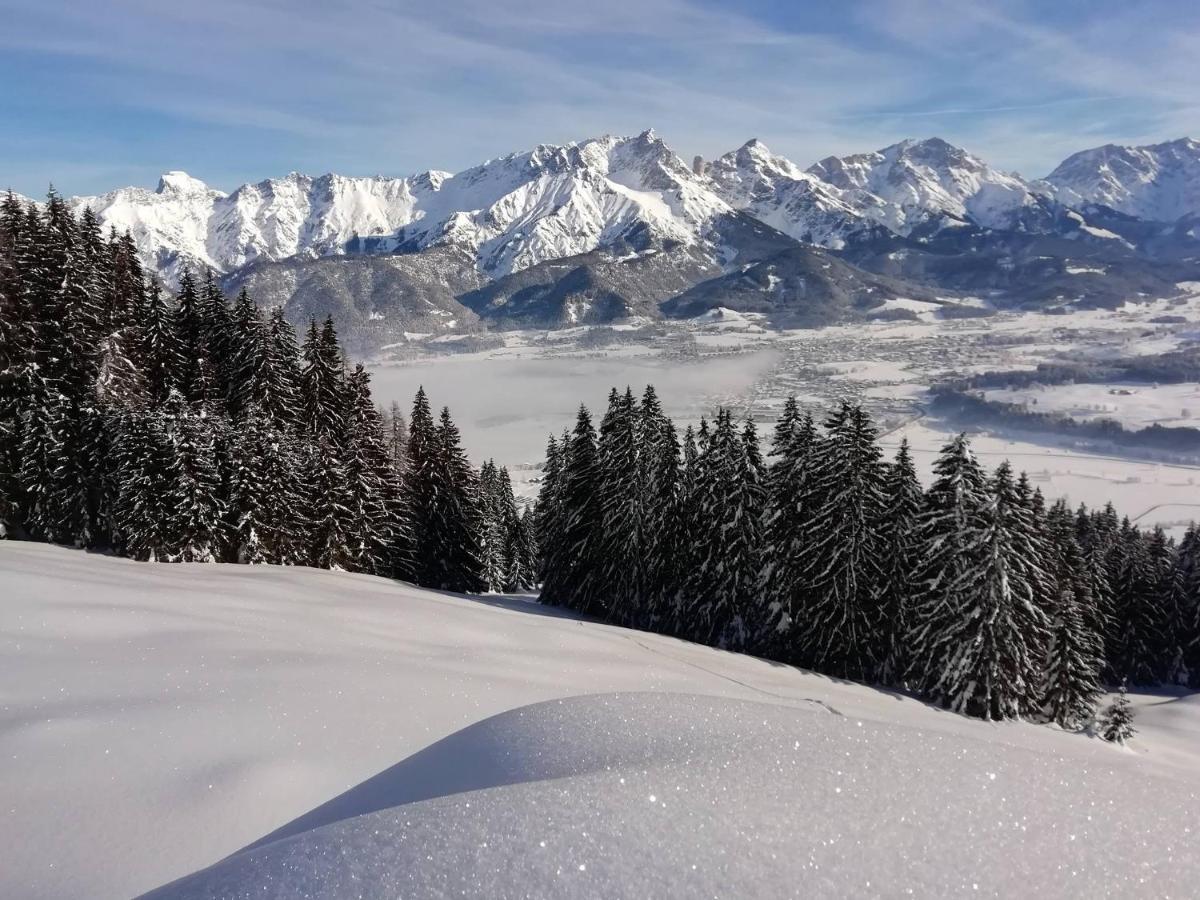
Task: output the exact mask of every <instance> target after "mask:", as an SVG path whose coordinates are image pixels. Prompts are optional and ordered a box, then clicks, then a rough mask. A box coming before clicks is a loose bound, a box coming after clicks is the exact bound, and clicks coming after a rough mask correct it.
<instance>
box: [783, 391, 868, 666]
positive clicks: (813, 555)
mask: <svg viewBox="0 0 1200 900" xmlns="http://www.w3.org/2000/svg"><path fill="white" fill-rule="evenodd" d="M825 429H826V439H825V441H824V442H822V444H821V445H820V449H819V450H818V452H817V454H816V457H815V462H814V467H813V479H814V489H815V494H816V499H815V506H814V509H813V512H812V516H811V518H810V519H809V521H808V526H807V529H806V533H805V537H806V539H807V543H808V544H809V546H810V547H811V551H810V556H809V559H808V564H807V568H806V569H805V571H804V572H803V573H802V578H803V581H804V587H805V590H806V592H807V595H808V603H807V604H806V606H805V607H804V609H803V611H802V612H801V614H800V623H799V642H800V658H801V660H802V661H803V663H804V664H805V665H808V666H810V667H812V668H814V669H816V670H817V671H820V672H826V673H828V674H830V675H835V676H838V677H843V678H854V679H857V680H860V681H871V680H873V679H874V678H875V677H876V674H877V671H878V667H879V664H880V663H881V662H882V660H881V659H880V658H879V656H878V654H879V650H880V647H881V646H882V645H883V640H882V638H881V635H880V632H879V627H878V623H879V620H880V610H879V603H880V594H881V591H882V588H883V571H882V564H883V550H884V546H883V544H882V541H881V537H882V532H881V523H882V520H883V514H884V509H885V507H884V492H883V489H884V470H883V466H882V462H881V454H880V451H879V447H878V445H877V444H876V434H877V432H876V430H875V427H874V425H873V424H872V423H871V421H870V418H869V417H868V416H867V414H866V413H865V412H864V411H863V410H862V408H861V407H857V406H851V405H849V404H845V403H844V404H842V406H841V408H840V409H838V410H837V411H836V412H835V413H834V414H833V415H832V416H831V417H830V418H829V420H828V421H827V422H826V424H825Z"/></svg>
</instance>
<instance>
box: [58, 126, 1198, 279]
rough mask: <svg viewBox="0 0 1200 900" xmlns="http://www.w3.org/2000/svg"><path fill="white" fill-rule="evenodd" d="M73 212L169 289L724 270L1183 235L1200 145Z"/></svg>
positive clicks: (387, 183)
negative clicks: (763, 233)
mask: <svg viewBox="0 0 1200 900" xmlns="http://www.w3.org/2000/svg"><path fill="white" fill-rule="evenodd" d="M71 202H72V205H73V206H74V207H75V208H76V209H81V208H82V207H83V206H85V205H87V206H91V207H92V208H93V209H94V210H95V211H96V212H97V213H98V215H99V216H100V219H101V221H102V223H103V224H104V225H106V226H112V227H115V228H117V229H118V230H122V231H123V230H125V229H128V230H130V231H131V232H132V234H133V236H134V238H135V239H137V241H138V243H139V246H142V247H143V248H145V251H144V252H145V254H146V262H147V263H148V264H150V265H151V266H153V267H154V268H155V269H156V270H157V271H159V272H160V274H162V275H163V276H164V277H165V278H166V279H167V280H168V281H174V280H175V278H176V277H177V275H178V272H179V271H180V269H181V268H182V267H184V266H189V267H193V268H199V267H210V268H212V269H214V270H215V271H217V272H219V273H223V274H228V273H233V272H235V271H237V270H239V269H241V268H243V267H245V266H247V265H250V264H255V263H262V262H271V261H280V260H286V259H292V258H296V257H299V258H317V257H322V256H334V255H342V254H347V253H351V254H352V253H390V252H395V251H401V252H415V251H416V252H419V251H422V250H424V249H426V248H428V247H432V246H452V247H455V248H458V249H461V250H464V251H466V252H467V253H469V254H470V255H472V256H473V257H474V260H475V265H476V268H477V270H478V271H479V272H480V273H481V274H482V275H483V276H484V277H487V278H497V277H503V276H505V275H509V274H511V273H514V272H518V271H521V270H522V269H525V268H528V267H530V266H534V265H538V264H540V263H543V262H547V261H549V260H554V259H560V258H564V257H572V256H578V255H580V254H584V253H590V252H593V251H596V250H598V249H604V248H610V247H614V246H621V245H632V246H635V247H640V248H642V249H648V248H650V247H655V246H658V247H661V246H664V245H667V244H682V245H684V246H688V247H693V248H701V249H703V250H704V252H705V253H706V254H707V255H708V256H709V258H710V259H711V260H713V261H714V262H716V263H719V264H722V265H728V264H730V263H732V262H733V261H734V259H735V258H737V257H738V253H739V249H740V248H739V247H737V246H736V244H735V243H731V241H730V240H729V238H728V237H727V235H725V233H724V232H725V231H726V230H727V229H728V226H729V223H730V221H731V219H730V216H731V214H733V213H735V212H740V213H743V214H745V215H749V216H752V217H754V218H755V219H758V220H760V221H761V222H763V223H765V224H767V225H769V226H770V227H771V228H773V229H776V230H777V231H779V232H781V233H783V234H785V235H787V236H789V237H791V238H793V239H794V240H798V241H801V242H804V243H811V244H816V245H818V246H822V247H826V248H830V249H840V248H842V247H844V246H845V245H846V244H847V243H848V242H851V241H853V240H854V239H855V236H856V235H858V234H860V233H862V232H864V231H866V230H869V229H871V228H878V227H883V228H886V229H887V230H889V231H891V232H893V233H896V234H899V235H901V236H908V235H910V234H912V233H914V232H919V231H923V232H929V231H931V230H936V229H938V228H945V227H951V226H956V225H962V224H970V225H975V226H979V227H983V228H988V229H1001V230H1018V231H1033V232H1041V231H1052V230H1054V229H1055V228H1056V227H1057V225H1056V221H1057V220H1061V218H1062V215H1061V213H1062V207H1064V206H1065V207H1084V206H1089V205H1096V204H1101V205H1105V206H1109V207H1112V208H1113V209H1116V210H1118V211H1120V212H1123V213H1127V214H1129V215H1133V216H1137V217H1140V218H1144V219H1154V220H1160V221H1175V220H1176V219H1178V218H1179V217H1180V216H1183V215H1186V214H1189V213H1197V212H1200V144H1198V143H1197V142H1195V141H1192V140H1188V139H1182V140H1179V141H1173V142H1170V143H1167V144H1159V145H1155V146H1153V147H1140V148H1138V147H1133V148H1129V147H1125V148H1122V147H1112V146H1108V147H1101V148H1098V149H1096V150H1089V151H1084V152H1083V153H1079V154H1076V155H1075V156H1072V157H1070V158H1069V159H1068V160H1066V161H1065V162H1064V163H1063V164H1062V165H1060V166H1059V167H1058V168H1057V169H1056V170H1055V171H1054V172H1053V173H1052V174H1051V175H1050V176H1049V177H1048V178H1047V179H1046V180H1044V181H1028V180H1026V179H1024V178H1022V177H1021V176H1019V175H1015V174H1011V173H1006V172H1002V171H1000V170H998V169H996V168H994V167H992V166H990V165H988V164H987V163H986V162H984V161H983V160H981V159H980V158H979V157H977V156H974V155H972V154H970V153H968V152H967V151H965V150H962V149H961V148H958V147H955V146H953V145H952V144H949V143H947V142H946V141H944V140H941V139H940V138H929V139H926V140H920V141H914V140H906V141H901V142H900V143H897V144H893V145H891V146H890V147H885V148H884V149H882V150H878V151H875V152H871V153H861V154H855V155H852V156H846V157H828V158H826V159H824V160H822V161H820V162H818V163H816V164H815V165H813V166H811V167H809V168H808V169H807V170H805V169H802V168H801V167H800V166H798V165H797V164H795V163H794V162H792V161H791V160H788V159H786V158H785V157H783V156H779V155H777V154H773V153H772V152H771V151H770V150H768V149H767V147H766V146H765V145H764V144H762V142H760V141H757V140H752V141H749V142H747V143H746V144H744V145H743V146H742V147H740V148H739V149H737V150H735V151H732V152H730V153H727V154H725V155H724V156H722V157H720V158H718V159H717V160H715V161H713V162H712V163H710V164H709V165H708V166H706V167H701V168H700V169H699V170H697V169H696V168H694V167H693V166H689V165H687V164H686V163H685V162H684V161H683V159H682V158H681V157H680V156H679V155H678V154H677V153H676V152H675V151H674V150H672V149H671V148H670V147H669V146H668V145H667V144H666V143H665V142H664V141H663V140H662V138H660V137H659V136H658V135H656V134H655V133H654V132H653V131H645V132H643V133H642V134H639V135H637V136H635V137H624V138H622V137H611V136H606V137H601V138H593V139H590V140H585V141H582V142H580V143H570V144H564V145H539V146H538V147H535V148H534V149H532V150H529V151H525V152H521V153H514V154H510V155H508V156H503V157H500V158H498V159H494V160H489V161H487V162H485V163H482V164H481V165H478V166H475V167H473V168H470V169H467V170H465V171H463V172H459V173H457V174H451V173H449V172H443V171H428V172H424V173H421V174H418V175H411V176H406V177H384V176H377V177H347V176H342V175H336V174H327V175H321V176H317V177H314V176H310V175H302V174H300V173H295V172H293V173H291V174H289V175H286V176H284V177H282V178H275V179H267V180H264V181H260V182H257V183H254V184H246V185H242V186H241V187H239V188H237V189H236V190H235V191H233V192H232V193H230V194H225V193H222V192H221V191H217V190H213V189H211V188H209V187H208V186H207V185H205V184H204V183H203V182H202V181H199V180H198V179H195V178H192V177H191V176H189V175H187V174H186V173H184V172H168V173H166V174H164V175H163V177H162V179H161V180H160V182H159V184H158V187H157V188H156V189H155V190H153V191H150V190H147V189H145V188H136V187H129V188H121V189H119V190H115V191H112V192H110V193H107V194H104V195H101V196H98V197H77V198H73V200H72V201H71ZM742 262H745V260H744V259H739V260H738V264H741V263H742Z"/></svg>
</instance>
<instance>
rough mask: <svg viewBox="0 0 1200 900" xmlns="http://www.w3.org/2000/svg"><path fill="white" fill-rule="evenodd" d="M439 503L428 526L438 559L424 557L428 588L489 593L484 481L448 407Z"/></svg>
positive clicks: (438, 463)
mask: <svg viewBox="0 0 1200 900" xmlns="http://www.w3.org/2000/svg"><path fill="white" fill-rule="evenodd" d="M432 449H433V455H434V463H433V471H432V477H433V485H432V493H433V499H434V502H433V504H432V506H431V508H430V510H429V513H430V517H429V520H428V522H427V526H428V528H429V535H428V541H429V546H430V550H431V553H432V555H431V556H430V558H428V559H421V558H418V564H420V565H422V566H423V567H424V569H425V573H426V578H427V580H426V581H425V582H423V583H425V584H427V585H428V586H429V587H436V588H440V589H442V590H447V591H457V592H459V593H473V592H477V591H481V590H483V589H484V579H483V572H482V565H481V560H480V546H479V543H480V526H481V521H480V510H479V506H480V498H479V483H478V476H477V475H476V474H475V472H473V471H472V470H471V465H470V463H469V462H468V461H467V456H466V453H465V452H464V451H463V449H462V446H461V443H460V438H459V432H458V428H457V427H456V426H455V424H454V422H453V420H452V419H451V418H450V411H449V410H448V409H447V408H445V407H442V413H441V416H440V417H439V420H438V425H437V429H436V431H435V432H434V443H433V448H432Z"/></svg>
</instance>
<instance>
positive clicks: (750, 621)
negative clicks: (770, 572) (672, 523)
mask: <svg viewBox="0 0 1200 900" xmlns="http://www.w3.org/2000/svg"><path fill="white" fill-rule="evenodd" d="M706 431H707V430H706V429H702V434H705V433H706ZM704 443H705V448H704V450H703V451H702V452H701V454H700V456H699V458H698V460H697V463H698V465H697V474H696V493H697V497H698V500H699V516H698V528H697V529H696V535H695V540H696V547H695V552H696V560H697V564H696V567H695V569H693V571H692V573H691V577H690V578H689V580H688V582H687V585H686V587H685V597H684V603H683V614H684V621H683V622H682V623H681V624H682V627H683V629H684V634H685V636H688V637H690V638H691V639H692V640H695V641H698V642H700V643H706V644H712V645H715V646H721V647H726V648H730V649H743V648H745V647H746V646H748V645H749V644H750V643H751V642H752V640H753V639H754V631H755V625H756V623H757V617H758V614H759V611H760V610H759V604H758V592H757V586H758V575H759V571H760V568H761V563H760V557H759V554H760V552H761V548H762V531H761V525H762V508H761V504H760V503H759V500H760V496H761V495H760V493H759V491H758V489H757V486H756V485H754V484H752V481H751V475H750V473H751V466H750V463H749V461H748V459H747V455H746V444H745V442H744V441H743V440H742V437H741V435H739V434H738V432H737V429H736V428H735V427H734V423H733V417H732V415H731V414H730V413H729V411H728V410H720V411H719V412H718V414H717V419H716V426H715V428H714V429H713V430H712V431H711V433H707V438H706V440H705V441H704Z"/></svg>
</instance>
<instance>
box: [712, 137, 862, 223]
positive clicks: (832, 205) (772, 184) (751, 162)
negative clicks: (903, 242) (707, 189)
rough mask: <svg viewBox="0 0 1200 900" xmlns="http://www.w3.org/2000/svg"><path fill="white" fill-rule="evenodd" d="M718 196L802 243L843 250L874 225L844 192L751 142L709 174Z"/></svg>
mask: <svg viewBox="0 0 1200 900" xmlns="http://www.w3.org/2000/svg"><path fill="white" fill-rule="evenodd" d="M706 174H707V175H708V176H709V177H710V178H711V179H712V180H713V182H714V183H715V185H716V188H717V191H718V192H719V193H720V195H721V196H722V198H723V199H725V200H726V202H728V203H729V204H730V205H731V206H733V207H735V208H737V209H741V210H744V211H745V212H747V213H749V214H750V215H752V216H754V217H755V218H757V219H759V220H761V221H762V222H765V223H766V224H768V225H770V226H771V227H772V228H775V229H778V230H779V231H781V232H783V233H784V234H787V235H790V236H791V237H793V238H795V239H796V240H798V241H803V242H805V243H809V244H818V245H820V246H822V247H840V246H842V245H843V244H844V243H845V240H846V236H847V235H848V234H850V233H853V232H855V231H857V230H859V229H862V228H864V227H866V226H867V225H868V224H869V223H870V220H869V219H868V218H867V215H866V213H865V212H864V211H861V210H859V209H857V208H855V206H854V204H853V201H851V200H847V199H846V198H845V197H843V195H842V191H841V190H839V189H838V188H836V187H834V186H833V185H830V184H828V183H826V182H824V181H822V180H821V179H820V178H818V177H816V176H815V175H811V174H809V173H808V172H805V171H803V170H801V169H800V168H799V167H798V166H797V165H796V164H795V163H793V162H791V161H790V160H788V159H786V158H785V157H782V156H777V155H775V154H774V153H772V152H771V151H770V150H768V149H767V147H766V146H765V145H764V144H763V143H762V142H761V141H758V140H752V141H749V142H747V143H746V144H744V145H742V146H741V147H739V148H738V149H737V150H734V151H732V152H730V153H727V154H725V155H724V156H722V157H721V158H720V159H717V160H714V161H713V162H712V163H711V164H710V165H709V166H708V167H707V169H706Z"/></svg>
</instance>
